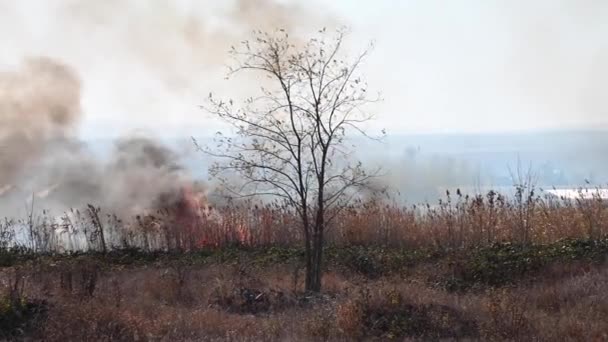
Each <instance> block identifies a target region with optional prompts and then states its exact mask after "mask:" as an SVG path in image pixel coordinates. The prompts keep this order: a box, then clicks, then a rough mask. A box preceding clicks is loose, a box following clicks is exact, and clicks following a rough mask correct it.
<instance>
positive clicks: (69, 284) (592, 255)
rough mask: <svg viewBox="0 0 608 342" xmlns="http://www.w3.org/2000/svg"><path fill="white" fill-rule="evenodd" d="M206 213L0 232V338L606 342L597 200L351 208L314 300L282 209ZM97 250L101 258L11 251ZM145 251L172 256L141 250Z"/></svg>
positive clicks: (603, 228) (77, 216)
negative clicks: (21, 238)
mask: <svg viewBox="0 0 608 342" xmlns="http://www.w3.org/2000/svg"><path fill="white" fill-rule="evenodd" d="M206 209H207V210H205V211H204V212H203V213H204V214H202V215H200V216H196V217H195V219H194V220H186V221H184V220H183V219H184V218H183V217H182V218H180V217H177V218H176V216H175V215H172V214H171V212H170V211H167V212H164V213H163V212H160V213H157V214H155V215H154V216H151V215H148V216H145V217H139V218H138V219H137V220H135V223H134V224H133V223H127V222H123V221H121V220H119V219H118V218H116V217H113V216H103V215H102V214H99V217H98V218H99V219H96V220H91V215H89V214H87V213H86V212H83V213H79V212H76V211H74V212H72V213H70V214H66V215H64V216H63V218H62V219H60V220H59V222H57V220H52V219H51V218H50V217H51V216H49V215H46V216H41V218H39V219H37V221H36V222H35V224H29V225H27V224H26V225H25V227H29V228H28V230H27V233H28V235H29V236H30V237H31V241H30V242H29V243H27V244H26V243H23V244H22V245H21V246H17V245H15V241H17V240H18V239H17V240H16V239H15V236H18V234H19V230H18V229H19V228H20V227H24V225H22V224H23V222H21V223H20V222H18V221H10V220H5V221H3V222H2V223H1V224H0V250H2V251H3V252H2V253H0V263H1V264H2V265H4V266H3V267H2V268H0V286H1V290H0V295H1V296H0V299H1V300H0V327H6V326H10V327H13V328H15V327H16V328H15V329H9V330H6V329H5V330H2V332H1V333H2V334H4V335H0V339H2V338H5V339H12V338H23V337H24V335H25V337H27V338H30V339H32V340H45V341H81V340H95V341H121V340H123V341H133V340H137V341H216V340H217V341H220V340H221V341H232V340H234V341H248V340H250V341H277V340H282V341H287V340H288V341H319V340H332V341H334V340H335V341H351V340H390V339H394V340H403V339H412V340H436V339H464V340H538V341H553V340H572V341H600V340H606V339H608V295H607V294H606V293H607V291H606V289H607V288H608V267H607V265H606V263H605V259H606V254H605V253H606V251H605V247H604V245H603V244H605V241H604V240H605V239H604V237H605V236H606V235H608V227H607V225H608V223H607V222H608V221H606V220H605V217H606V215H607V214H608V213H607V210H608V208H607V206H605V203H604V202H602V201H601V200H599V199H593V200H586V201H583V200H579V201H576V200H572V201H568V200H554V199H550V198H544V197H538V196H528V197H522V198H521V199H520V200H517V198H516V199H507V198H505V197H503V196H500V195H498V194H495V193H489V194H487V195H485V196H478V197H475V198H470V197H466V196H462V195H460V194H458V193H457V194H456V196H455V197H454V196H451V195H448V197H447V198H446V199H444V200H443V201H441V202H440V203H438V204H437V205H434V206H431V205H428V206H422V207H421V206H410V207H402V206H399V205H396V204H391V203H387V202H383V201H373V200H370V201H368V202H365V203H356V204H355V205H353V206H352V207H350V208H347V210H345V211H344V212H343V213H341V214H340V216H339V218H338V219H337V220H336V221H335V224H334V225H333V226H331V228H330V230H329V232H328V244H329V245H330V246H332V247H331V248H333V249H332V250H331V251H330V252H328V254H327V264H326V273H325V275H324V278H323V287H324V292H323V294H321V295H310V294H306V293H304V292H303V279H302V278H303V274H302V271H303V270H302V264H301V260H299V257H298V255H299V254H298V251H297V250H295V249H293V247H294V246H299V244H300V241H301V236H300V235H299V234H300V232H299V230H298V228H297V224H296V220H295V218H294V217H293V215H291V213H290V212H289V210H288V209H287V208H284V207H281V206H278V205H274V204H269V205H266V206H257V207H256V206H254V205H253V204H250V203H249V204H248V203H245V204H241V205H233V206H227V207H224V208H221V209H209V208H206ZM102 218H103V219H102ZM101 221H103V222H101ZM100 222H101V223H100ZM100 229H102V230H103V233H104V234H99V232H100ZM58 231H63V232H64V233H62V234H59V235H58V234H57V232H58ZM102 235H103V236H104V238H103V239H104V241H103V243H101V242H100V241H99V239H100V238H101V236H102ZM569 238H570V239H577V240H576V241H574V242H572V241H570V240H565V239H569ZM504 241H508V242H510V243H511V244H497V243H498V242H504ZM562 241H566V242H564V243H563V245H562V244H561V243H562ZM568 241H570V242H568ZM577 241H580V243H579V242H577ZM602 241H604V242H602ZM596 242H597V243H596ZM104 245H105V246H106V247H105V248H107V250H108V251H107V252H108V253H109V254H108V255H105V256H103V257H100V256H99V255H98V256H95V255H72V256H69V257H57V256H53V255H50V256H42V257H36V258H24V259H20V257H19V255H20V254H19V253H15V252H16V251H17V249H16V247H20V248H21V249H24V250H26V251H30V252H31V251H34V252H38V253H48V252H51V253H52V252H61V251H65V250H66V249H67V250H81V251H102V249H103V248H104V247H103V246H104ZM234 245H238V246H240V249H238V250H235V249H234V248H233V246H234ZM356 246H360V247H356ZM598 246H599V247H598ZM11 249H12V250H11ZM115 249H121V250H123V251H122V252H120V253H122V254H118V255H117V256H114V255H111V253H113V252H112V250H115ZM201 249H202V251H201ZM209 249H213V250H215V251H216V252H208V251H209ZM570 249H572V250H571V251H570ZM156 250H162V251H169V252H172V253H173V252H174V253H173V254H171V253H170V254H166V255H165V254H159V256H157V255H155V254H141V251H156ZM260 251H261V252H260ZM184 252H189V253H184ZM206 253H215V254H213V255H212V256H208V254H206ZM15 255H17V256H15ZM131 259H134V260H137V262H131V261H129V260H131ZM537 261H538V262H537ZM503 278H505V279H503ZM20 329H21V330H20Z"/></svg>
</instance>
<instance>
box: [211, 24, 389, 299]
mask: <svg viewBox="0 0 608 342" xmlns="http://www.w3.org/2000/svg"><path fill="white" fill-rule="evenodd" d="M318 33H319V37H318V38H313V39H310V40H309V41H307V42H301V41H298V40H295V43H294V41H293V40H292V39H291V38H290V37H289V35H288V33H286V32H285V31H284V30H278V31H276V32H273V33H265V32H261V31H258V32H255V35H254V39H253V40H252V41H244V42H242V44H241V45H240V46H239V47H238V48H235V47H233V48H232V49H231V51H230V54H231V56H232V57H234V60H235V63H236V64H235V66H234V67H233V68H231V69H230V73H229V76H230V75H233V74H236V73H240V72H244V71H254V72H259V73H261V74H262V75H263V76H265V77H266V79H267V80H269V82H265V84H267V85H268V87H261V89H260V90H261V93H260V95H259V96H257V97H252V98H249V99H247V100H246V101H245V103H244V105H243V106H236V105H235V104H234V102H233V101H232V100H228V101H222V100H218V99H215V98H214V97H213V96H212V95H211V94H210V95H209V105H208V106H204V109H205V110H207V111H208V112H209V113H211V114H213V115H215V116H217V117H219V118H220V119H221V120H223V121H224V122H226V123H228V124H229V125H230V126H231V127H232V128H233V129H234V130H235V131H234V132H233V133H231V134H222V133H221V132H218V133H217V135H216V139H215V143H216V144H214V145H213V146H212V147H211V146H205V147H201V146H200V145H199V148H200V149H202V150H203V151H204V152H205V153H208V154H209V155H211V156H214V157H219V159H218V160H219V162H217V163H215V164H213V166H212V167H211V168H210V174H211V175H212V176H214V177H217V178H218V179H220V180H221V181H222V183H223V185H224V188H225V189H226V190H228V191H229V193H230V194H232V195H234V196H239V197H246V196H272V197H274V198H278V199H280V200H281V201H285V203H286V204H287V205H288V206H289V207H290V208H292V209H293V210H294V213H296V214H297V215H298V217H299V218H300V220H301V224H302V229H303V236H304V240H305V241H304V242H305V252H306V280H305V287H306V290H307V291H314V292H318V291H320V289H321V269H322V257H323V246H324V234H325V232H326V230H327V228H328V227H330V226H331V222H332V220H333V219H335V218H336V217H337V215H338V214H339V213H340V211H341V210H342V209H344V208H345V207H346V206H347V205H348V204H349V203H350V202H351V201H352V200H353V199H354V198H356V197H357V195H358V189H360V188H361V187H364V186H366V185H367V183H368V181H369V180H370V179H371V178H372V177H374V176H376V175H377V174H378V171H379V170H374V171H372V172H367V171H366V170H364V168H363V167H362V165H361V163H360V162H355V163H353V162H351V161H350V159H351V158H352V152H353V149H352V147H354V145H352V144H351V143H349V142H348V140H347V138H348V136H349V134H350V133H360V134H362V135H363V136H364V137H367V138H369V139H374V140H377V139H380V138H381V137H382V136H383V135H384V131H382V135H379V136H378V137H372V136H371V135H369V134H367V133H366V130H365V127H364V123H366V122H368V121H369V120H371V119H373V115H372V114H370V113H368V112H366V111H364V108H363V107H364V106H365V105H367V104H369V103H371V102H374V101H377V100H378V98H370V97H369V96H368V94H367V84H366V83H365V82H364V81H362V79H361V78H360V76H359V74H358V72H359V67H360V66H361V63H362V62H363V60H364V59H365V58H366V56H367V55H368V53H369V51H370V48H371V46H370V48H368V49H366V50H365V51H364V52H363V53H361V54H359V55H357V56H356V58H354V59H353V60H352V61H345V60H342V59H341V57H340V56H341V54H342V50H343V49H344V38H345V31H344V30H337V31H336V33H335V35H332V34H328V33H327V32H326V30H325V29H323V30H321V31H319V32H318ZM349 147H351V148H349ZM235 173H236V174H238V175H239V176H240V179H242V180H243V181H242V183H241V184H238V185H236V184H235V183H234V182H233V179H232V180H231V179H229V178H226V177H227V176H228V175H230V174H235Z"/></svg>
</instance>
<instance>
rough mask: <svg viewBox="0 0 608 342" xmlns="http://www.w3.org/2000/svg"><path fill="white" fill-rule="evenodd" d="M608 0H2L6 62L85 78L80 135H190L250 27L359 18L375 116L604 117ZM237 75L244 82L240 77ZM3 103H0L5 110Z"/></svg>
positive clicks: (469, 120)
mask: <svg viewBox="0 0 608 342" xmlns="http://www.w3.org/2000/svg"><path fill="white" fill-rule="evenodd" d="M606 18H608V1H604V0H570V1H560V0H535V1H532V0H528V1H523V0H522V1H517V0H508V1H507V0H504V1H498V0H496V1H490V0H477V1H474V0H461V1H432V0H411V1H407V0H402V1H397V0H393V1H390V0H375V1H354V0H332V1H321V0H315V1H287V0H284V1H280V4H276V3H275V2H274V1H273V0H264V1H262V0H259V1H256V0H240V1H223V2H220V1H211V0H209V1H201V0H199V1H196V0H192V1H181V0H174V1H161V0H158V1H154V0H142V1H127V0H105V1H101V0H99V1H97V0H92V1H80V0H72V1H69V0H65V1H63V0H48V1H43V0H38V1H34V0H20V1H14V0H0V68H1V69H5V70H10V69H15V68H18V67H19V64H20V63H21V61H22V60H23V59H24V58H27V57H31V56H48V57H51V58H53V59H56V60H58V61H61V62H63V63H66V64H68V65H70V66H71V67H73V68H74V69H75V70H76V72H77V73H78V74H79V75H80V77H81V79H82V82H83V99H82V101H83V110H84V119H83V121H82V123H81V127H82V131H81V132H82V133H81V134H82V135H83V136H88V137H102V136H108V135H109V136H116V135H119V134H123V133H126V132H129V131H131V130H134V129H144V130H150V131H153V132H156V133H158V134H166V135H169V134H170V135H180V134H183V135H190V134H195V133H196V132H199V131H201V130H203V129H210V130H212V129H213V128H214V127H216V126H215V124H214V123H213V122H212V121H210V120H209V118H207V117H206V116H205V115H204V114H203V113H202V112H201V111H200V109H198V106H197V105H198V104H200V103H202V101H203V100H204V99H205V97H206V95H207V94H208V93H209V92H210V91H214V92H216V93H219V94H223V95H226V96H230V95H231V94H233V93H239V92H241V91H242V89H240V88H239V87H237V86H235V84H234V83H232V84H231V83H229V81H228V82H227V81H224V80H223V74H224V72H225V69H224V67H223V66H224V65H225V62H226V60H225V57H226V56H227V54H226V49H227V48H228V47H229V46H230V45H231V44H236V43H238V42H239V41H240V40H241V39H244V38H246V37H247V33H248V31H250V30H251V29H253V28H258V27H260V28H269V27H271V26H275V25H281V26H288V28H289V29H293V30H299V31H300V32H304V33H305V32H307V31H313V30H315V29H318V28H320V27H322V26H323V25H324V24H325V23H330V24H333V25H335V24H338V23H339V24H346V25H349V26H350V27H352V30H353V33H352V35H351V38H350V44H351V46H352V47H353V48H354V49H356V48H363V47H365V45H366V43H367V42H368V41H369V40H370V39H374V40H375V41H376V43H377V44H376V49H375V50H374V52H373V54H372V57H371V58H370V60H369V62H368V64H367V65H366V66H365V73H366V75H367V78H368V81H369V83H370V86H371V87H372V88H374V89H377V90H380V91H382V93H383V96H384V98H385V101H384V102H383V103H382V104H381V105H379V106H378V107H377V108H375V109H376V111H377V112H378V118H379V121H378V125H379V126H384V127H387V128H388V129H389V133H397V132H463V131H464V132H480V131H481V132H487V131H509V130H528V129H538V128H572V127H577V128H578V127H600V126H605V125H608V86H607V84H608V20H607V19H606ZM235 88H239V89H237V90H235ZM0 115H1V113H0Z"/></svg>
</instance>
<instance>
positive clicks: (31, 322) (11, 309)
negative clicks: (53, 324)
mask: <svg viewBox="0 0 608 342" xmlns="http://www.w3.org/2000/svg"><path fill="white" fill-rule="evenodd" d="M46 312H47V303H46V302H44V301H30V300H28V299H26V298H23V297H22V298H11V297H10V296H5V297H2V298H0V339H2V340H4V339H6V340H10V339H13V338H17V337H19V336H21V337H23V336H24V335H27V334H29V333H31V330H34V329H36V328H37V325H38V324H40V323H41V322H43V321H44V318H45V316H46Z"/></svg>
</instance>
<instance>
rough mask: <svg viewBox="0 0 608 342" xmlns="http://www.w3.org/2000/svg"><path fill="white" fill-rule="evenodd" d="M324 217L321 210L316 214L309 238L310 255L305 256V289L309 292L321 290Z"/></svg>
mask: <svg viewBox="0 0 608 342" xmlns="http://www.w3.org/2000/svg"><path fill="white" fill-rule="evenodd" d="M324 218H325V217H324V215H323V213H322V212H319V213H318V214H317V218H316V220H315V225H314V228H313V235H312V238H311V239H310V240H312V241H311V243H312V249H311V253H310V255H309V256H307V263H306V266H307V268H306V291H310V292H320V291H321V278H322V275H323V273H322V268H323V245H324V243H323V242H324V241H323V240H324V238H323V231H324V223H325V222H324V221H325V220H324Z"/></svg>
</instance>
